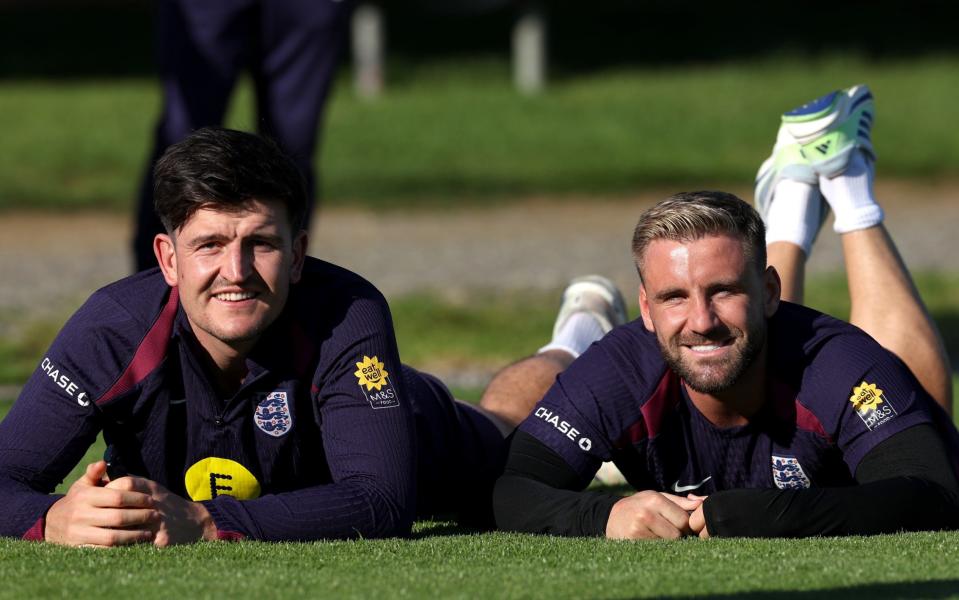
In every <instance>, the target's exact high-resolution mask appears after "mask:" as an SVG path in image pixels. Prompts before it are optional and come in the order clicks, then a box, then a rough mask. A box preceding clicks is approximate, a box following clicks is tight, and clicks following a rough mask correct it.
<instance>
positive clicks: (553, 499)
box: [493, 431, 622, 536]
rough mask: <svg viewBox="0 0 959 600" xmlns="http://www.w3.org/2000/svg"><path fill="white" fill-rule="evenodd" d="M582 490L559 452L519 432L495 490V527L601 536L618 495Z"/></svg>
mask: <svg viewBox="0 0 959 600" xmlns="http://www.w3.org/2000/svg"><path fill="white" fill-rule="evenodd" d="M587 481H588V479H587ZM584 487H585V482H584V481H583V478H582V477H580V475H578V474H577V473H576V472H575V471H574V470H573V469H572V467H570V466H569V465H568V464H567V463H566V461H564V460H563V459H562V458H561V457H560V456H559V455H558V454H556V453H555V452H553V451H552V450H551V449H549V448H548V447H547V446H546V445H544V444H543V443H542V442H540V441H539V440H537V439H536V438H534V437H533V436H531V435H529V434H528V433H526V432H523V431H518V432H516V433H515V434H514V435H513V437H512V439H511V440H510V454H509V458H508V461H507V464H506V469H505V472H504V474H503V476H502V477H500V478H499V480H497V482H496V487H495V488H494V489H493V513H494V515H495V517H496V526H497V527H499V528H500V529H507V530H510V531H522V532H526V533H547V534H552V535H568V536H601V535H605V533H606V523H607V521H608V520H609V513H610V511H611V510H612V509H613V505H614V504H616V502H617V501H619V500H622V497H621V496H618V495H614V494H607V493H597V492H584V491H582V490H583V488H584Z"/></svg>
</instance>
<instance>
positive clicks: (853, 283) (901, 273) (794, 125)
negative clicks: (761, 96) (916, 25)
mask: <svg viewBox="0 0 959 600" xmlns="http://www.w3.org/2000/svg"><path fill="white" fill-rule="evenodd" d="M804 115H805V116H806V118H805V119H804ZM874 115H875V112H874V107H873V101H872V94H871V93H869V89H868V88H867V87H866V86H855V87H852V88H850V89H848V90H840V91H837V92H833V93H831V94H827V95H826V96H823V97H822V98H818V99H816V100H813V101H812V102H810V103H808V104H806V105H804V106H802V107H800V108H798V109H796V110H794V111H791V112H789V113H786V114H785V115H784V116H783V125H782V127H781V128H780V133H779V135H778V136H777V143H776V147H775V148H774V151H773V156H772V157H770V159H768V160H767V161H766V162H765V163H763V166H762V167H760V174H759V177H758V178H757V187H756V204H757V207H758V208H759V210H760V212H761V214H762V215H763V219H764V221H765V222H766V226H767V236H766V241H767V244H768V259H769V264H770V265H772V266H774V267H776V270H777V271H779V274H780V277H781V278H782V282H783V299H785V300H789V301H792V302H799V303H801V302H802V301H803V288H804V277H805V263H806V259H807V257H808V256H809V251H810V250H811V248H812V244H813V242H814V241H815V238H816V234H817V233H818V230H819V225H821V223H822V221H823V220H824V216H825V212H826V210H827V208H826V206H825V205H824V203H823V199H824V200H825V202H826V203H828V206H829V207H831V208H832V210H833V212H834V214H835V215H836V219H835V224H834V226H833V229H834V230H835V231H836V232H837V233H838V234H839V235H840V237H841V241H842V247H843V256H844V259H845V264H846V273H847V278H848V285H849V296H850V303H851V310H850V318H849V321H850V322H851V323H852V324H854V325H856V326H858V327H859V328H861V329H863V330H864V331H866V332H867V333H869V334H870V335H871V336H872V337H874V338H875V339H876V340H877V341H879V343H880V344H882V345H883V346H884V347H886V348H887V349H889V350H891V351H892V352H893V353H895V354H896V355H897V356H899V357H900V358H901V359H902V360H903V362H905V363H906V365H907V366H908V367H909V368H910V370H911V371H912V372H913V374H914V375H915V376H916V378H917V379H918V380H919V382H920V383H921V384H922V386H923V387H924V388H925V389H926V391H927V392H929V394H930V395H932V397H933V398H935V399H936V401H937V402H938V403H939V404H940V405H941V406H942V407H943V408H944V409H945V410H946V411H947V412H950V413H951V410H952V377H951V369H950V366H949V360H948V356H947V354H946V350H945V345H944V343H943V341H942V337H941V335H940V333H939V330H938V328H937V327H936V324H935V322H934V321H933V320H932V318H931V316H930V315H929V312H928V311H927V309H926V307H925V305H924V304H923V302H922V298H921V297H920V296H919V292H918V290H917V289H916V286H915V284H914V282H913V281H912V278H911V276H910V275H909V271H908V269H907V268H906V266H905V263H904V262H903V260H902V257H901V256H900V254H899V252H898V250H897V249H896V246H895V244H894V242H893V241H892V238H891V237H890V235H889V232H888V231H887V230H886V228H885V226H884V225H883V218H884V213H883V210H882V207H880V206H879V204H878V203H877V202H876V200H875V196H874V194H873V179H874V175H875V153H874V150H873V147H872V143H871V141H870V134H871V126H872V122H873V118H874ZM784 148H785V149H784ZM816 155H822V156H818V157H817V156H816ZM783 157H785V158H783ZM774 159H778V160H774ZM771 164H773V165H775V167H773V166H771ZM810 170H812V171H813V172H814V173H815V174H816V178H815V181H812V182H811V181H810V177H809V172H810ZM774 173H775V176H774Z"/></svg>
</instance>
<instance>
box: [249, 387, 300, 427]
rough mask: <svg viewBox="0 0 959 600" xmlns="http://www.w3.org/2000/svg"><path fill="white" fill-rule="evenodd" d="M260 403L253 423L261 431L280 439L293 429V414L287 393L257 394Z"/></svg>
mask: <svg viewBox="0 0 959 600" xmlns="http://www.w3.org/2000/svg"><path fill="white" fill-rule="evenodd" d="M257 398H258V399H259V402H257V404H256V410H255V411H254V412H253V421H254V422H255V423H256V426H257V427H259V428H260V431H262V432H263V433H265V434H267V435H272V436H273V437H280V436H281V435H285V434H286V433H289V431H290V430H291V429H293V414H292V413H291V412H290V403H289V401H288V400H287V394H286V392H270V393H269V394H257Z"/></svg>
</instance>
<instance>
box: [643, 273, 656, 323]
mask: <svg viewBox="0 0 959 600" xmlns="http://www.w3.org/2000/svg"><path fill="white" fill-rule="evenodd" d="M639 314H640V315H642V317H643V325H645V326H646V330H647V331H649V332H652V333H656V329H655V328H654V327H653V320H652V318H650V316H649V298H648V297H647V296H646V286H644V285H643V284H639Z"/></svg>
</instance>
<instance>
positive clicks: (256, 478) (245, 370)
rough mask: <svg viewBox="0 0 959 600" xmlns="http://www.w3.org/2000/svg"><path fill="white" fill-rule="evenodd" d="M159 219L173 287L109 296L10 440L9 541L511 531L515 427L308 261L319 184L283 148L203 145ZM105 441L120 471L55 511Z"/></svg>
mask: <svg viewBox="0 0 959 600" xmlns="http://www.w3.org/2000/svg"><path fill="white" fill-rule="evenodd" d="M156 204H157V211H158V213H159V216H160V218H161V219H162V220H163V222H164V223H165V224H166V227H167V233H165V234H160V235H157V236H156V238H155V240H154V252H155V254H156V257H157V260H158V261H159V267H160V268H159V269H152V270H149V271H144V272H141V273H138V274H137V275H134V276H132V277H128V278H126V279H123V280H121V281H118V282H116V283H114V284H112V285H109V286H107V287H105V288H103V289H101V290H99V291H98V292H96V293H95V294H94V295H93V296H92V297H91V298H90V299H89V300H88V301H87V302H86V304H84V306H83V307H82V308H80V310H79V311H78V312H77V313H76V314H75V315H74V316H73V317H72V318H71V319H70V321H69V322H68V323H67V324H66V325H65V326H64V328H63V330H62V331H61V332H60V334H59V336H58V337H57V339H56V340H55V341H54V343H53V345H52V347H51V348H50V350H49V351H48V353H47V354H46V355H45V356H44V358H43V360H42V362H41V364H40V366H39V367H38V369H37V371H36V372H35V373H34V375H33V376H32V377H31V378H30V380H29V381H28V382H27V384H26V386H25V387H24V389H23V392H22V393H21V395H20V398H19V399H18V400H17V402H16V403H15V404H14V406H13V408H12V409H11V411H10V413H9V414H8V415H7V417H6V418H5V419H4V421H3V422H2V423H0V503H2V504H3V506H4V510H3V513H2V516H0V535H5V536H15V537H22V538H25V539H35V540H48V541H52V542H56V543H61V544H69V545H93V546H114V545H124V544H132V543H140V542H147V543H151V542H152V543H153V544H155V545H158V546H166V545H170V544H176V543H189V542H194V541H198V540H212V539H238V538H250V539H257V540H314V539H321V538H352V537H360V536H362V537H383V536H398V535H406V534H408V533H409V531H410V527H411V525H412V522H413V519H414V516H415V515H417V514H425V515H429V514H452V515H453V516H456V517H458V518H460V519H463V520H466V521H468V522H470V523H476V524H490V523H491V514H490V511H491V508H490V494H491V489H492V485H493V482H494V481H495V478H496V476H497V475H498V474H499V472H500V471H501V468H502V462H503V460H504V457H505V447H504V442H503V434H502V432H501V430H500V429H499V423H498V422H497V421H496V420H495V418H492V417H489V416H485V415H484V414H483V412H482V411H481V409H477V408H474V407H472V406H469V405H466V404H462V403H459V402H456V401H454V400H453V398H452V397H451V396H450V393H449V391H448V390H447V389H446V388H445V387H444V386H443V384H442V383H440V382H439V381H438V380H436V379H435V378H433V377H431V376H429V375H427V374H424V373H419V372H417V371H415V370H413V369H411V368H408V367H406V366H404V365H402V364H400V360H399V356H398V352H397V348H396V341H395V339H394V335H393V326H392V322H391V319H390V313H389V308H388V307H387V304H386V301H385V300H384V298H383V296H382V295H381V294H380V293H379V292H378V291H377V290H376V288H374V287H373V286H372V285H371V284H370V283H368V282H367V281H365V280H363V279H362V278H361V277H359V276H358V275H355V274H353V273H351V272H349V271H347V270H345V269H342V268H340V267H337V266H335V265H332V264H329V263H326V262H323V261H320V260H317V259H314V258H310V257H308V256H306V248H307V235H306V232H305V231H304V230H303V229H302V228H301V224H302V222H303V210H304V207H305V194H304V191H303V183H302V180H301V178H300V176H299V174H298V172H297V170H296V168H295V166H294V165H293V164H292V163H291V162H290V161H289V159H287V158H286V157H285V156H283V155H282V154H281V153H280V152H279V151H278V150H277V148H276V146H275V145H273V144H272V143H269V142H267V141H265V140H263V139H262V138H259V137H257V136H254V135H251V134H246V133H241V132H237V131H229V130H222V129H203V130H200V131H198V132H196V133H195V134H193V135H191V136H190V137H189V138H187V139H186V140H185V141H183V142H181V143H179V144H176V145H174V146H171V148H170V149H169V150H168V151H167V153H166V154H165V155H164V156H163V158H162V159H161V160H160V161H159V163H158V165H157V169H156ZM101 430H102V431H103V434H104V438H105V440H106V442H107V444H108V445H109V447H108V452H107V456H106V459H107V461H106V462H105V461H98V462H96V463H93V464H91V465H89V466H88V467H87V469H86V473H85V475H83V476H82V477H81V478H80V479H79V480H78V481H77V482H75V483H74V484H73V485H72V486H71V487H70V489H69V491H68V492H67V494H66V495H64V496H57V495H51V492H52V491H53V489H54V487H55V486H56V485H57V484H58V483H59V482H60V481H62V479H63V478H64V477H65V476H66V475H67V473H69V471H70V470H71V469H72V468H73V467H74V466H75V465H76V464H77V462H78V461H79V460H80V459H81V457H82V456H83V454H84V452H85V451H86V450H87V448H88V447H89V446H90V444H91V443H92V442H93V441H94V439H95V438H96V436H97V433H98V432H99V431H101ZM108 475H109V477H108Z"/></svg>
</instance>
